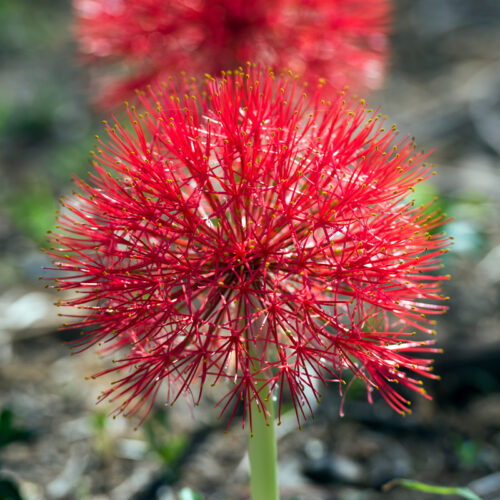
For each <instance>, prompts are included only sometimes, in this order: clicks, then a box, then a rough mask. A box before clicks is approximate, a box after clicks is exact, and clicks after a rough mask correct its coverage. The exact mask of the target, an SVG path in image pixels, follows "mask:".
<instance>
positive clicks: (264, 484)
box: [248, 389, 279, 500]
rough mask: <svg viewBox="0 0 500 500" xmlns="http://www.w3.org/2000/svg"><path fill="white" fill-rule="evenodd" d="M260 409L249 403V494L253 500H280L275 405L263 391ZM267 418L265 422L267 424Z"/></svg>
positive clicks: (253, 402) (254, 403) (258, 406)
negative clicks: (250, 413)
mask: <svg viewBox="0 0 500 500" xmlns="http://www.w3.org/2000/svg"><path fill="white" fill-rule="evenodd" d="M260 395H261V398H262V402H263V404H264V411H265V410H267V412H268V413H267V415H266V416H264V411H263V408H261V407H260V405H258V404H257V403H256V402H255V400H254V401H252V403H251V411H252V430H251V434H250V436H249V439H248V455H249V457H250V490H251V499H252V500H279V492H278V471H277V468H278V467H277V466H278V453H277V446H276V433H275V427H276V424H275V422H274V402H273V398H272V396H271V395H269V398H268V399H267V401H266V400H264V397H267V393H266V389H264V390H262V391H261V392H260ZM266 418H267V421H266Z"/></svg>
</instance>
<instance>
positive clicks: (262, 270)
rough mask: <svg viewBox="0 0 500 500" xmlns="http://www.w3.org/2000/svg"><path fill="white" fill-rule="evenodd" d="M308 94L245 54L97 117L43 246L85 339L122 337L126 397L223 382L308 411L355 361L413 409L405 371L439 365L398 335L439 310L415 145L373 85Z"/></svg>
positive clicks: (143, 398) (248, 396) (437, 246)
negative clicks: (359, 97)
mask: <svg viewBox="0 0 500 500" xmlns="http://www.w3.org/2000/svg"><path fill="white" fill-rule="evenodd" d="M303 92H304V88H302V87H301V86H300V85H299V84H298V83H297V80H296V79H295V78H293V77H290V76H281V77H275V76H274V75H273V74H272V73H268V72H266V71H263V70H260V69H259V68H250V69H248V73H243V72H239V71H238V72H236V73H234V74H233V73H228V74H226V76H225V77H223V78H222V79H211V78H207V81H206V84H205V85H204V86H203V87H201V88H198V87H197V86H196V84H195V83H192V81H187V80H186V81H185V83H184V86H183V88H182V89H181V90H180V91H179V92H178V93H176V91H175V88H174V86H173V85H172V86H171V87H170V88H166V87H165V88H164V89H163V90H161V91H159V92H158V93H154V92H152V91H151V92H150V94H149V95H148V96H143V97H142V98H141V100H142V104H143V105H144V112H141V113H138V111H136V110H135V109H134V108H129V115H130V124H128V125H129V129H125V128H124V127H122V126H121V125H120V124H119V123H118V122H115V123H114V125H113V126H111V125H106V128H107V132H108V135H109V138H107V139H106V140H102V141H101V140H99V144H100V146H99V148H98V150H97V152H96V153H95V163H94V171H93V173H92V174H91V177H90V181H89V183H86V182H84V181H81V180H77V181H76V182H77V184H78V186H79V188H80V192H79V193H78V194H77V195H76V196H74V197H73V198H71V199H69V200H67V201H63V206H64V209H63V210H62V213H61V214H60V216H59V227H60V229H59V233H60V234H58V235H53V241H54V244H55V246H54V247H53V248H52V250H50V251H49V253H50V254H51V255H52V256H53V257H54V259H55V264H56V267H55V269H59V270H61V271H63V272H62V273H61V276H60V277H59V278H58V279H57V280H56V281H57V283H56V284H55V286H57V287H58V288H60V289H64V290H68V289H75V290H76V291H78V292H79V293H78V295H77V296H75V298H72V299H69V300H66V301H63V302H62V304H63V305H68V306H77V307H79V308H82V309H83V310H84V313H85V314H82V316H79V320H78V325H79V326H80V327H83V331H82V337H81V339H79V341H78V342H77V345H76V346H75V347H76V349H77V350H82V349H85V348H87V347H90V346H93V345H95V344H99V345H101V346H102V348H104V350H111V351H115V350H118V351H119V352H120V353H122V356H123V357H121V359H118V360H116V361H115V362H114V363H115V365H114V367H113V368H111V369H110V370H107V371H105V372H103V373H109V372H118V373H120V374H121V375H120V378H119V379H118V380H117V381H116V382H115V383H114V385H113V388H112V389H111V390H110V391H109V393H107V394H106V395H111V394H112V398H113V399H119V400H121V401H123V403H122V405H121V406H120V407H119V410H118V411H119V412H124V413H125V414H129V413H133V412H134V411H135V410H137V409H138V408H139V407H140V406H141V405H143V404H144V403H146V402H149V404H152V402H153V400H154V399H155V397H156V395H157V393H158V390H159V388H160V387H161V385H162V383H164V382H165V383H166V384H165V387H166V392H165V394H164V395H162V399H163V400H164V401H166V402H170V403H172V402H173V401H175V400H176V399H177V398H178V397H179V395H180V394H182V393H185V394H190V395H191V396H192V397H193V399H194V401H195V403H196V402H197V401H198V400H199V398H200V396H201V393H202V390H203V389H204V387H205V386H206V385H207V383H208V384H215V383H222V382H227V381H229V382H231V383H230V384H227V386H226V387H227V393H226V395H225V396H224V398H223V399H222V400H221V401H220V402H219V405H220V407H221V413H223V412H224V411H225V410H227V409H228V408H230V411H231V412H232V415H234V411H235V409H236V407H237V404H238V402H239V401H240V400H242V401H243V404H244V407H245V409H246V410H249V409H250V402H251V401H252V400H254V399H257V400H259V401H260V400H261V399H262V398H266V397H268V396H269V394H270V393H271V392H273V393H274V394H276V395H277V397H278V400H279V410H280V412H281V402H282V396H283V391H284V390H286V391H288V393H289V394H291V397H292V399H293V403H294V405H295V409H296V412H297V418H298V419H299V421H300V420H301V419H302V418H305V409H307V406H308V405H309V399H310V398H311V397H312V398H319V397H320V394H319V392H318V389H319V385H318V383H319V382H325V383H326V382H328V381H341V380H342V379H343V372H344V371H351V372H352V373H353V374H354V376H355V377H359V378H360V379H362V380H363V381H364V382H365V383H366V386H367V388H368V390H369V392H370V391H371V390H372V388H377V389H379V391H380V392H381V394H382V395H383V397H384V398H385V399H386V400H387V402H388V403H389V404H390V405H391V406H392V407H393V408H394V409H395V410H396V411H397V412H399V413H405V412H407V411H408V404H409V403H408V401H407V400H406V399H405V398H404V397H403V396H402V395H400V394H399V392H397V391H396V389H397V388H398V387H399V388H401V387H407V388H410V389H414V390H416V391H417V392H420V393H422V394H425V392H424V390H423V389H422V387H421V381H420V380H418V377H419V376H423V377H429V378H436V377H435V376H434V375H433V374H432V373H431V360H430V359H427V358H426V357H421V353H427V354H428V353H432V352H436V351H437V350H436V349H434V348H432V347H431V346H430V344H432V343H433V341H429V340H426V341H413V340H410V338H409V337H410V336H411V335H412V334H413V333H414V331H415V330H419V331H421V332H425V333H434V332H433V330H431V326H430V325H432V323H433V321H432V320H431V319H428V315H429V316H431V317H432V316H434V315H436V314H440V313H442V312H444V310H445V309H446V308H445V307H444V306H443V305H439V304H437V303H436V301H439V300H440V299H442V298H443V297H442V295H439V285H440V281H441V280H443V279H446V278H447V276H442V275H439V274H436V273H434V272H433V271H435V270H437V269H439V268H440V267H441V266H440V255H441V254H442V253H443V252H445V251H446V249H445V247H446V246H447V244H448V240H447V239H446V238H445V237H444V236H443V234H442V233H437V232H435V231H434V229H435V228H436V227H438V226H440V225H441V224H442V223H443V216H442V215H440V214H439V213H438V211H432V209H431V207H430V206H422V207H415V206H414V204H413V202H412V201H410V200H409V199H408V194H409V193H410V194H411V191H412V190H413V189H414V186H415V184H417V183H419V182H421V181H422V180H424V179H426V178H428V177H429V176H430V175H432V172H431V170H430V167H429V166H427V165H426V164H425V163H423V161H424V160H425V156H426V155H425V154H423V153H420V152H417V153H415V150H414V148H415V146H414V144H413V143H412V142H409V141H406V140H402V141H399V143H398V144H397V145H394V139H395V135H396V133H397V132H396V131H395V128H394V127H392V128H390V127H389V129H388V130H384V128H383V123H382V120H381V119H380V115H378V114H377V113H376V112H372V111H371V110H368V109H367V108H366V105H365V104H364V102H361V103H359V104H353V105H352V106H351V105H350V104H349V103H346V101H345V100H344V99H345V98H344V96H343V94H339V95H338V96H337V97H336V98H335V99H334V100H333V102H325V101H323V100H322V90H321V88H318V89H316V90H314V91H312V95H311V98H308V97H307V96H306V94H305V93H303ZM351 104H352V103H351ZM72 327H74V325H72ZM413 353H418V354H417V356H414V355H413ZM262 386H263V388H262V389H261V387H262ZM195 387H196V389H195ZM340 387H342V385H341V384H340ZM195 392H196V394H195ZM149 404H148V406H149ZM231 419H232V416H231Z"/></svg>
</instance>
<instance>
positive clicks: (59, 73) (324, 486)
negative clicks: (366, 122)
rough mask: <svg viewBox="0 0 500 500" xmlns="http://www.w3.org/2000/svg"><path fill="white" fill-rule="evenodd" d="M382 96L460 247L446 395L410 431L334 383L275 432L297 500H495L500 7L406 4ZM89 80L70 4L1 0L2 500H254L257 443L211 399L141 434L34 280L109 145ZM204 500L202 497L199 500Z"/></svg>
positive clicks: (446, 337) (401, 6)
mask: <svg viewBox="0 0 500 500" xmlns="http://www.w3.org/2000/svg"><path fill="white" fill-rule="evenodd" d="M395 3H396V12H395V21H394V28H393V34H392V37H391V41H392V55H391V63H390V67H389V71H388V74H387V78H386V82H385V86H384V87H383V88H382V89H381V90H380V91H379V92H378V93H376V94H374V95H371V96H368V101H369V103H371V104H372V106H374V107H375V106H379V105H380V106H381V109H382V112H383V113H384V114H387V115H388V117H389V118H388V120H389V121H390V122H391V123H392V122H395V123H396V124H397V125H398V128H399V130H400V131H401V133H402V134H405V135H406V134H409V135H412V136H415V137H416V141H417V144H418V145H419V146H420V147H421V148H423V149H425V150H431V149H434V152H433V154H432V161H433V162H434V163H435V164H436V170H437V171H438V175H437V176H435V177H434V178H433V184H427V185H426V186H425V187H423V188H421V189H419V191H418V193H417V196H418V197H419V198H420V199H421V200H426V199H428V198H432V197H433V196H435V195H439V197H440V201H439V203H440V205H441V207H442V208H443V210H444V211H446V212H447V213H448V214H449V215H450V216H451V217H453V218H454V220H453V222H450V223H448V224H447V226H446V228H445V230H446V231H447V233H448V234H450V235H452V236H454V237H455V245H454V247H452V250H451V252H450V253H449V254H447V255H446V256H445V257H446V258H445V264H446V268H447V272H449V273H450V274H451V275H452V280H451V281H450V282H449V283H446V285H445V286H446V290H445V294H446V295H449V296H450V297H451V301H450V306H451V308H450V311H449V313H448V314H447V315H446V316H445V317H443V318H442V319H440V321H439V324H438V326H437V328H436V329H437V331H438V340H439V345H440V347H443V348H444V349H445V353H444V354H442V355H440V356H439V357H438V358H437V359H436V371H437V373H439V374H440V375H441V376H442V379H443V380H442V381H441V382H439V383H435V384H428V390H429V392H430V393H431V394H432V395H433V397H434V400H433V401H426V400H417V401H415V403H414V406H415V408H414V412H413V414H412V415H411V416H410V417H407V418H405V419H402V418H400V417H399V416H397V415H396V414H393V413H392V412H391V411H390V410H389V409H388V408H387V407H386V406H385V405H384V404H383V403H382V404H375V405H373V406H370V405H368V404H367V403H366V398H365V395H364V392H363V391H362V390H360V389H361V388H358V387H357V386H356V385H355V386H354V387H353V389H352V391H351V393H350V396H349V398H348V404H347V405H346V408H345V410H346V411H345V413H346V417H345V418H343V419H340V418H339V416H338V411H339V408H338V405H339V401H338V400H339V398H338V394H337V393H336V387H332V388H331V390H329V391H328V392H329V394H327V395H325V398H324V404H323V405H322V406H321V407H318V409H317V410H316V418H315V421H314V425H312V424H311V422H309V423H308V424H306V425H305V426H304V428H303V430H302V431H299V430H297V428H296V424H295V422H294V421H293V419H290V422H289V423H287V422H285V424H284V425H283V426H282V427H280V433H281V434H280V435H279V439H280V441H279V449H280V481H281V482H282V498H283V499H284V500H287V499H288V500H291V499H296V500H306V499H307V500H316V499H317V500H334V499H335V500H371V499H374V500H379V499H385V498H387V499H398V498H408V499H425V498H430V497H431V496H430V495H429V494H425V493H418V492H408V491H401V490H392V491H390V492H387V493H384V492H382V491H381V485H382V484H384V483H385V482H386V481H388V480H390V479H391V478H394V477H408V478H412V479H418V480H421V481H425V482H429V483H436V484H443V485H461V486H467V485H468V486H469V487H470V488H471V489H473V490H474V491H475V492H476V493H477V494H479V495H480V496H481V497H482V498H483V499H485V500H488V499H489V500H493V499H500V472H499V471H500V307H499V306H500V2H499V1H498V0H438V1H436V0H397V1H396V2H395ZM87 89H88V76H87V70H86V69H85V68H82V67H79V65H78V64H77V60H76V57H75V45H74V43H73V41H72V35H71V9H70V1H69V0H36V1H34V0H0V176H1V177H0V500H4V499H11V498H12V499H15V498H22V499H24V500H34V499H82V500H83V499H99V500H105V499H113V500H127V499H131V500H132V499H134V500H148V499H152V500H155V499H157V500H174V499H177V498H179V499H180V500H188V499H199V498H204V499H210V500H237V499H242V500H243V499H246V498H248V495H249V492H248V489H247V486H246V485H247V474H248V464H247V462H246V458H245V451H244V450H245V449H246V433H245V432H244V431H242V430H241V429H240V427H239V425H238V424H237V423H235V424H234V425H233V426H232V428H231V430H230V431H229V433H228V434H223V430H224V423H223V422H222V423H220V422H218V421H217V419H216V413H215V411H214V409H213V403H214V401H216V400H217V394H215V393H214V394H208V395H207V397H206V398H205V400H204V403H203V405H201V406H200V407H199V408H197V409H196V410H195V411H194V413H195V417H196V418H192V416H191V410H190V409H189V408H188V407H187V406H184V405H179V406H178V407H174V408H173V409H168V410H167V411H165V410H163V409H162V408H161V405H159V406H158V410H157V411H155V412H154V414H153V415H152V417H151V418H150V419H149V420H148V421H147V422H146V423H145V424H144V425H143V426H142V427H140V428H139V430H134V426H135V425H137V423H138V422H131V421H126V420H125V419H121V418H120V419H116V420H113V419H112V418H109V417H108V414H109V412H110V410H111V406H110V405H109V404H107V403H102V404H100V405H97V406H96V405H95V401H96V397H97V396H98V394H99V392H100V390H101V389H102V388H103V387H104V386H106V384H107V382H108V381H106V380H97V381H91V382H85V381H84V380H83V379H84V376H86V375H90V374H92V373H95V372H97V371H99V370H100V369H102V368H103V366H104V364H105V363H106V361H103V360H100V359H99V358H98V357H97V356H96V355H95V354H94V353H92V352H88V353H85V354H82V355H79V356H77V357H76V358H71V357H70V355H69V350H68V349H67V347H65V346H64V345H62V344H61V340H64V338H65V337H68V336H70V335H71V332H68V333H65V334H62V333H61V332H57V328H58V327H59V325H60V318H59V317H58V316H57V313H56V308H54V307H53V305H52V304H53V302H54V301H55V300H57V299H55V297H54V295H53V294H52V293H50V291H49V290H46V289H45V288H44V283H43V282H40V281H39V280H38V277H39V276H40V274H41V273H42V271H41V269H40V268H41V267H43V266H44V265H47V264H48V262H47V259H46V257H45V256H44V255H43V254H42V253H41V252H40V250H39V248H40V246H44V245H46V242H45V236H44V235H45V232H46V231H47V229H50V228H52V227H53V225H54V210H55V209H56V208H57V199H58V197H59V196H61V195H62V194H65V193H67V192H71V189H72V186H71V183H70V178H71V176H72V175H73V174H76V175H80V176H85V175H86V172H87V170H88V169H89V165H90V164H89V159H88V158H89V150H90V149H92V147H93V143H94V134H95V133H99V132H101V131H102V126H101V124H100V120H101V119H102V118H103V116H99V115H98V114H97V113H96V112H95V111H93V110H92V108H91V106H90V105H89V101H90V98H91V96H89V95H88V94H87ZM200 494H201V495H202V496H200Z"/></svg>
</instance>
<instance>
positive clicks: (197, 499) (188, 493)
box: [179, 488, 203, 500]
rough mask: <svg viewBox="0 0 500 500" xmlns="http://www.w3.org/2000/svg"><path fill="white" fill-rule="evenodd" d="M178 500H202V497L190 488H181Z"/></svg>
mask: <svg viewBox="0 0 500 500" xmlns="http://www.w3.org/2000/svg"><path fill="white" fill-rule="evenodd" d="M179 500H203V497H202V496H201V495H200V494H199V493H196V491H193V490H192V489H190V488H182V490H181V491H179Z"/></svg>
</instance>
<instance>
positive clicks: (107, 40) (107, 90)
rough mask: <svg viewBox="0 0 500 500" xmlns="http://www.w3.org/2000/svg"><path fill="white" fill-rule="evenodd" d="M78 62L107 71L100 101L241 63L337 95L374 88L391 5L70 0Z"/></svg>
mask: <svg viewBox="0 0 500 500" xmlns="http://www.w3.org/2000/svg"><path fill="white" fill-rule="evenodd" d="M74 5H75V10H76V14H77V18H76V34H77V38H78V41H79V44H80V50H81V53H82V55H83V58H84V60H87V61H89V62H90V61H100V62H103V63H107V64H110V65H113V63H115V65H114V70H115V71H107V72H105V74H106V75H107V76H106V77H103V74H102V72H101V73H100V72H98V75H99V74H100V78H99V77H98V81H99V83H98V87H99V88H100V92H99V94H100V104H101V105H102V106H109V105H110V104H115V103H116V102H117V101H120V100H123V99H126V98H128V97H130V95H131V94H132V93H133V91H134V89H136V88H141V87H143V86H144V85H145V84H148V83H152V82H153V81H155V80H157V79H159V80H165V79H166V78H167V77H168V76H169V75H170V74H173V73H176V72H180V71H181V70H183V69H185V68H189V70H190V72H191V73H193V74H198V75H203V74H204V73H206V72H208V73H211V74H215V75H218V74H220V71H221V70H223V69H228V68H236V67H238V66H239V65H240V64H244V63H246V61H254V62H259V63H261V64H262V65H264V66H270V67H273V68H284V67H286V68H289V69H291V70H292V71H294V72H295V73H298V74H300V75H304V76H305V77H306V78H307V79H309V80H311V81H313V80H314V81H317V79H318V78H325V79H326V80H327V81H328V82H329V84H331V85H332V86H333V87H335V88H343V87H344V86H345V85H346V84H348V85H350V86H353V87H354V88H356V89H366V88H375V87H377V86H378V85H379V84H380V81H381V77H382V75H383V71H384V67H385V62H386V52H387V29H388V24H389V17H390V0H254V1H251V2H249V1H245V0H179V1H177V2H169V1H158V0H74Z"/></svg>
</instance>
